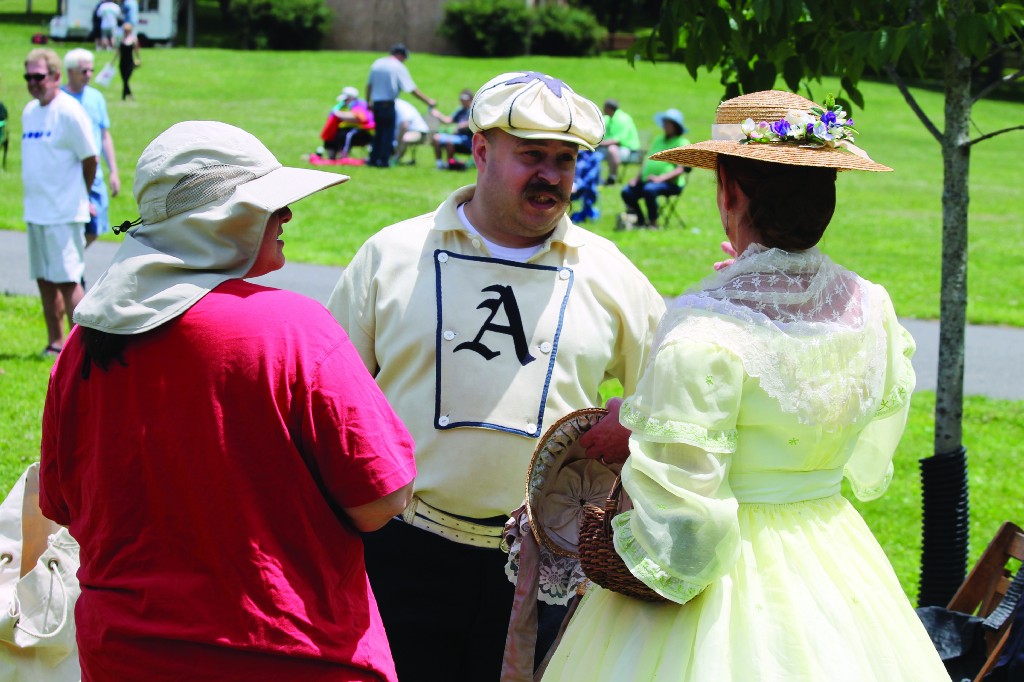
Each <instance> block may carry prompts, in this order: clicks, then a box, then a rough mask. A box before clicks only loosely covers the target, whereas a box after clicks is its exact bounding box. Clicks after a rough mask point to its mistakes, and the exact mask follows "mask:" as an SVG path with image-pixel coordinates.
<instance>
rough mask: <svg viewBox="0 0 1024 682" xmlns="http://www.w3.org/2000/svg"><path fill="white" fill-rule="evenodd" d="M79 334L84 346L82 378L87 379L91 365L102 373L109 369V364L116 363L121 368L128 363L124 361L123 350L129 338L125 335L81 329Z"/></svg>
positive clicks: (86, 328) (88, 328)
mask: <svg viewBox="0 0 1024 682" xmlns="http://www.w3.org/2000/svg"><path fill="white" fill-rule="evenodd" d="M79 333H80V334H81V335H82V342H83V344H85V359H84V360H83V361H82V378H83V379H88V378H89V374H90V372H91V370H92V365H93V364H95V365H96V366H97V367H99V368H100V369H102V370H103V371H104V372H105V371H107V369H109V368H110V363H111V362H114V361H117V362H118V363H120V364H121V365H122V366H123V367H127V366H128V363H127V362H125V359H124V349H125V348H126V347H127V345H128V342H129V341H131V340H132V337H131V336H128V335H126V334H111V333H110V332H104V331H100V330H99V329H92V328H90V327H81V328H80V329H79Z"/></svg>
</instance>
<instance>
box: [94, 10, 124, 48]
mask: <svg viewBox="0 0 1024 682" xmlns="http://www.w3.org/2000/svg"><path fill="white" fill-rule="evenodd" d="M96 16H98V17H99V18H100V45H99V48H98V49H101V50H112V49H113V48H114V35H115V34H116V33H117V24H118V22H119V21H122V20H123V19H124V15H123V14H121V6H120V5H119V4H117V3H116V2H114V1H113V0H106V2H101V3H100V5H99V7H97V8H96Z"/></svg>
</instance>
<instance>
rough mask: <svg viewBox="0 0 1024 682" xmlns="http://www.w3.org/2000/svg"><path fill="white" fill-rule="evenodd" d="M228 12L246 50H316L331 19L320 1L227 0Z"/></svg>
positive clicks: (324, 4) (328, 11) (325, 6)
mask: <svg viewBox="0 0 1024 682" xmlns="http://www.w3.org/2000/svg"><path fill="white" fill-rule="evenodd" d="M230 12H231V16H232V18H233V19H234V21H235V22H236V23H237V26H238V30H239V34H240V36H241V39H242V44H243V46H244V47H246V48H248V49H250V50H253V49H255V50H259V49H271V50H318V49H320V47H321V46H322V45H323V42H324V36H326V34H327V29H328V28H329V27H330V24H331V16H332V15H331V11H330V10H329V9H328V8H327V5H326V3H324V2H323V0H273V1H271V0H231V9H230Z"/></svg>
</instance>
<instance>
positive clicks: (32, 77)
mask: <svg viewBox="0 0 1024 682" xmlns="http://www.w3.org/2000/svg"><path fill="white" fill-rule="evenodd" d="M48 75H50V74H47V73H26V74H25V82H26V83H42V82H43V81H44V80H46V77H47V76H48Z"/></svg>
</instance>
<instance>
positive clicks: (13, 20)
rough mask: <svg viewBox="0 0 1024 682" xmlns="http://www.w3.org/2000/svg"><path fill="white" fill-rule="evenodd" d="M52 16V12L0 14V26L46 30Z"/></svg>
mask: <svg viewBox="0 0 1024 682" xmlns="http://www.w3.org/2000/svg"><path fill="white" fill-rule="evenodd" d="M54 16H55V14H54V13H53V12H45V13H44V12H33V13H32V14H25V13H24V12H0V24H12V25H16V26H39V27H42V28H47V29H48V28H49V26H50V19H51V18H53V17H54Z"/></svg>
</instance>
